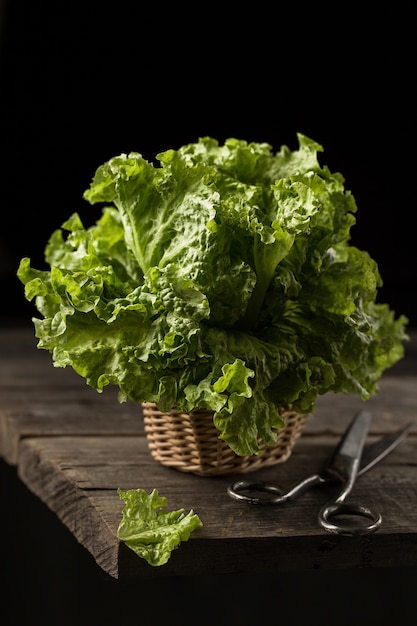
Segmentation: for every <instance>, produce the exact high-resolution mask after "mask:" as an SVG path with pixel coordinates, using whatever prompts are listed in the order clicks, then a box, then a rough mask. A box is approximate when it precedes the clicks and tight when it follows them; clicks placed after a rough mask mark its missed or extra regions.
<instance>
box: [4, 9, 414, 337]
mask: <svg viewBox="0 0 417 626" xmlns="http://www.w3.org/2000/svg"><path fill="white" fill-rule="evenodd" d="M3 2H5V4H3V11H2V30H1V35H0V36H1V60H0V63H1V65H0V71H1V98H0V100H1V102H0V112H1V117H0V124H1V126H0V136H1V170H0V172H1V181H2V185H1V196H2V198H1V207H2V212H1V216H2V225H1V230H0V280H1V284H0V293H1V299H2V300H1V301H2V306H1V320H2V322H3V323H7V324H8V323H14V324H16V323H18V324H20V323H30V322H29V320H30V317H31V315H32V313H33V310H32V305H29V303H27V302H26V300H25V299H24V296H23V289H22V285H21V284H20V282H19V281H18V280H17V278H16V269H17V265H18V262H19V260H20V258H21V257H23V256H29V257H31V259H32V262H33V264H34V265H35V267H38V268H40V267H43V265H42V263H43V250H44V247H45V244H46V242H47V239H48V238H49V236H50V234H51V233H52V231H53V230H54V229H55V228H58V227H59V226H61V224H62V222H63V221H64V220H65V219H66V218H67V217H69V215H70V214H71V213H72V212H74V211H78V212H79V213H80V214H81V216H82V219H83V221H84V223H85V225H89V224H90V223H93V222H94V221H95V219H96V218H97V217H98V210H99V209H98V208H97V207H91V206H90V205H89V204H88V203H87V202H86V201H84V200H83V199H82V194H83V192H84V190H85V189H86V188H87V187H88V186H89V184H90V181H91V179H92V177H93V175H94V172H95V170H96V168H97V167H98V166H99V165H101V164H102V163H103V162H105V161H106V160H107V159H109V158H111V157H112V156H115V155H117V154H120V153H121V152H129V151H131V150H134V151H137V152H140V153H142V154H143V156H144V157H145V158H147V159H149V160H152V159H153V158H154V157H155V155H156V154H157V153H158V152H159V151H162V150H165V149H168V148H178V147H180V146H181V145H182V144H184V143H190V142H194V141H197V140H198V138H199V137H201V136H204V135H211V136H213V137H215V138H217V139H218V140H219V141H221V142H223V141H224V139H226V138H227V137H231V136H234V137H237V138H239V139H246V140H248V141H266V142H268V143H270V144H271V145H272V147H273V149H274V150H279V149H280V147H281V145H282V144H286V145H288V146H289V147H290V148H291V149H296V148H297V145H298V144H297V139H296V133H297V132H302V133H303V134H306V135H308V136H310V137H311V138H312V139H314V140H316V141H317V142H318V143H320V144H321V145H322V146H323V147H324V153H322V154H321V156H320V160H321V163H322V164H326V165H328V166H329V167H330V169H331V170H333V171H339V172H341V173H342V174H343V175H344V177H345V179H346V182H345V186H346V188H347V189H350V190H351V191H352V193H353V195H354V196H355V198H356V201H357V205H358V213H357V224H356V226H354V228H353V229H352V243H353V244H354V245H357V246H358V247H360V248H362V249H366V250H368V251H369V253H370V254H371V256H372V257H373V258H374V259H375V260H376V261H377V263H378V265H379V268H380V273H381V275H382V278H383V280H384V286H383V287H382V289H381V290H380V295H379V300H380V301H384V302H388V303H389V304H390V306H391V307H392V308H393V309H394V310H395V311H396V313H398V314H400V313H404V314H406V315H407V316H408V318H409V320H410V322H411V323H412V324H413V325H416V324H417V316H416V313H415V309H414V303H413V296H414V293H413V292H414V290H415V270H416V257H415V244H414V240H415V224H416V219H415V213H416V193H415V177H416V174H415V161H416V159H415V139H416V133H415V111H416V107H415V105H416V96H415V89H414V83H415V67H414V56H415V55H414V54H413V53H414V49H413V48H414V43H413V42H414V34H412V33H410V34H411V35H412V37H410V36H409V34H408V30H409V29H410V28H411V26H409V25H410V24H411V23H412V20H411V22H410V19H411V18H407V15H406V14H403V15H401V17H398V16H396V15H395V14H394V15H392V14H385V15H376V16H375V15H369V17H366V18H365V16H364V15H360V14H358V15H356V14H352V13H351V12H350V11H347V10H345V9H342V6H343V5H340V11H339V13H338V14H337V15H334V16H332V15H325V14H323V13H321V12H320V11H318V10H317V9H314V10H313V11H312V15H311V16H310V15H308V14H305V12H306V9H305V8H304V9H303V10H302V11H301V10H300V12H298V13H299V14H297V13H296V14H295V15H291V14H288V15H287V14H285V13H284V12H283V11H282V9H281V10H280V12H279V14H277V16H276V17H274V18H273V17H272V14H270V12H268V11H266V10H262V5H260V7H259V10H258V11H256V10H253V9H251V11H250V13H248V14H247V15H246V14H245V13H243V12H242V11H241V10H239V11H240V12H238V13H236V10H235V11H234V12H232V13H230V14H228V16H227V17H226V16H224V15H223V14H222V13H219V9H217V10H215V9H214V8H213V7H212V8H211V9H210V10H208V9H204V10H203V9H202V12H201V13H198V15H197V14H194V13H192V12H190V11H189V10H188V11H187V10H184V11H183V12H181V9H179V8H178V7H177V5H175V7H172V8H169V7H168V8H167V7H164V8H163V9H160V8H158V7H156V6H155V8H154V9H153V10H152V9H151V8H150V7H148V8H147V11H146V12H142V11H141V10H140V8H137V9H133V8H132V7H134V6H137V5H136V4H135V3H131V4H129V3H126V2H119V3H117V4H116V5H114V4H106V6H105V8H104V5H103V4H99V3H97V4H96V3H95V2H85V3H82V4H77V3H76V2H75V3H74V2H71V3H57V2H52V1H50V2H48V1H46V2H30V1H29V0H26V1H24V0H23V1H22V0H14V1H13V2H11V1H9V2H7V1H6V0H3ZM338 6H339V5H338ZM303 17H304V18H305V19H304V21H302V19H303ZM310 20H311V21H310Z"/></svg>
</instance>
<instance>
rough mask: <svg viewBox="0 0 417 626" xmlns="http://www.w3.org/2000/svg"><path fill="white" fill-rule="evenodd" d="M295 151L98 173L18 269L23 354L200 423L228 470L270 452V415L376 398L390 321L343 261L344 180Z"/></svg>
mask: <svg viewBox="0 0 417 626" xmlns="http://www.w3.org/2000/svg"><path fill="white" fill-rule="evenodd" d="M298 140H299V149H298V150H294V151H291V150H289V149H288V148H287V147H286V146H283V147H282V148H281V149H280V151H279V152H277V153H275V154H274V153H273V152H272V150H271V147H270V146H269V145H268V144H266V143H247V142H245V141H242V140H238V139H229V140H227V141H226V142H225V143H224V145H219V143H218V142H217V141H216V140H215V139H212V138H209V137H204V138H202V139H200V140H199V141H198V142H197V143H195V144H189V145H186V146H182V147H181V148H180V149H179V150H167V151H166V152H163V153H161V154H159V155H158V160H159V163H160V165H159V166H155V165H153V164H151V163H149V162H147V161H145V159H144V158H143V157H142V156H141V155H140V154H139V153H136V152H132V153H130V154H129V155H120V156H117V157H114V158H113V159H110V161H108V162H107V163H105V164H104V165H102V166H100V167H99V168H98V169H97V172H96V174H95V176H94V178H93V180H92V182H91V185H90V188H89V189H88V190H86V192H85V194H84V196H85V198H86V200H88V201H89V202H90V203H97V202H103V203H105V206H104V207H103V210H102V215H101V217H100V218H99V220H98V221H97V222H96V223H95V224H94V225H92V226H90V227H88V228H86V227H85V226H84V225H83V223H82V220H81V218H80V216H79V215H78V214H74V215H72V216H70V218H69V219H68V220H67V221H66V222H65V223H64V224H63V225H62V228H61V229H58V230H56V231H55V232H54V233H53V234H52V235H51V238H50V240H49V242H48V244H47V246H46V250H45V259H46V262H47V264H48V265H49V269H48V270H47V271H41V270H37V269H34V268H32V267H31V264H30V260H29V259H28V258H23V259H22V260H21V263H20V266H19V269H18V273H17V274H18V277H19V279H20V280H21V282H22V283H23V284H24V285H25V294H26V297H27V298H28V299H30V300H32V299H35V303H36V307H37V309H38V311H39V312H40V314H41V316H40V318H39V319H34V325H35V332H36V336H37V337H38V339H39V343H38V346H39V347H40V348H43V349H46V350H49V351H50V352H51V353H52V356H53V361H54V364H55V365H56V366H58V367H65V366H71V367H73V368H74V369H75V371H77V372H78V373H79V374H80V375H81V376H83V377H84V378H85V379H86V381H87V383H88V384H89V385H91V386H92V387H94V388H96V389H97V390H98V391H102V390H103V389H104V387H105V386H106V385H116V386H117V387H118V388H119V392H120V393H119V398H120V400H121V401H123V400H125V399H127V398H130V399H131V400H133V401H135V402H138V403H140V402H155V403H156V404H157V405H158V407H159V408H160V409H161V410H163V411H165V410H167V411H169V410H171V409H172V408H176V409H178V410H183V411H191V410H193V409H196V408H209V409H212V410H213V411H214V417H213V420H214V423H215V425H216V427H217V428H218V430H219V437H220V438H222V439H223V440H224V441H226V442H227V443H228V445H229V446H230V447H231V448H232V449H233V450H234V451H235V452H236V453H237V454H239V455H248V454H249V455H251V454H257V453H259V451H260V449H261V445H262V444H265V443H266V444H268V445H269V444H271V443H273V442H274V441H275V438H276V430H277V429H279V428H280V427H282V426H283V425H284V420H283V417H282V415H283V411H284V410H285V409H287V408H289V407H292V408H294V409H295V410H297V411H300V412H310V411H314V409H315V403H316V399H317V396H318V395H322V394H325V393H328V392H335V393H346V394H357V395H359V396H360V397H361V398H362V399H363V400H367V399H368V398H369V397H371V396H372V395H373V394H375V393H376V392H377V391H378V381H379V378H380V377H381V375H382V374H383V372H384V371H385V370H386V369H387V368H389V367H391V366H392V365H394V364H395V363H396V362H397V361H398V360H399V359H401V358H402V356H403V343H404V341H405V340H406V339H407V335H406V332H405V330H406V325H407V322H408V320H407V319H406V318H405V317H404V316H398V317H396V315H395V313H394V312H393V311H391V310H390V308H389V306H388V304H384V303H379V302H378V289H379V287H380V286H381V285H382V278H381V276H380V275H379V271H378V267H377V264H376V262H375V261H374V260H373V259H372V258H371V257H370V256H369V254H368V253H367V252H365V251H361V250H359V249H358V248H356V247H354V246H352V245H351V244H350V241H349V240H350V229H351V227H352V225H353V224H354V223H355V219H356V218H355V213H356V211H357V207H356V203H355V200H354V197H353V196H352V194H351V193H350V191H348V190H346V189H345V188H344V179H343V177H342V176H341V174H339V173H332V172H330V171H329V169H328V168H327V167H325V166H323V167H322V166H321V165H320V164H319V162H318V158H317V154H318V152H321V151H322V148H321V146H319V145H318V144H317V143H315V142H314V141H312V140H311V139H309V138H307V137H305V136H303V135H298Z"/></svg>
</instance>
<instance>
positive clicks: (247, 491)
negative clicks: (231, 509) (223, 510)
mask: <svg viewBox="0 0 417 626" xmlns="http://www.w3.org/2000/svg"><path fill="white" fill-rule="evenodd" d="M324 482H326V479H324V478H322V477H321V476H320V475H319V474H313V475H312V476H308V477H307V478H305V479H304V480H302V481H300V482H299V483H297V484H296V485H294V486H293V487H292V488H291V489H290V490H289V491H287V492H283V491H282V489H280V487H279V486H278V485H277V484H276V483H272V482H250V481H249V480H238V481H237V482H235V483H233V484H232V485H229V487H228V488H227V493H228V494H229V496H231V497H232V498H234V499H235V500H244V501H246V502H250V503H251V504H283V503H284V502H287V501H288V500H293V499H294V498H296V497H297V496H298V495H299V494H301V493H303V492H304V491H307V489H309V488H310V487H313V486H315V485H320V484H323V483H324ZM255 494H257V495H255Z"/></svg>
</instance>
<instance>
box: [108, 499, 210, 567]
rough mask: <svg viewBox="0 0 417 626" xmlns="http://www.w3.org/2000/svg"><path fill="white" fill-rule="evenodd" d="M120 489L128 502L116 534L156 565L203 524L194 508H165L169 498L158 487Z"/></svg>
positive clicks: (139, 554) (162, 562) (164, 559)
mask: <svg viewBox="0 0 417 626" xmlns="http://www.w3.org/2000/svg"><path fill="white" fill-rule="evenodd" d="M117 493H118V494H119V496H120V499H121V500H123V501H124V503H125V506H124V508H123V511H122V519H121V521H120V524H119V527H118V529H117V536H118V538H119V539H120V540H121V541H123V542H124V543H125V544H126V545H127V546H128V548H130V549H131V550H133V552H135V554H137V555H138V556H139V557H141V558H142V559H145V560H146V561H147V562H148V563H149V565H152V566H153V567H159V566H160V565H165V563H167V562H168V560H169V559H170V557H171V552H172V551H173V550H175V549H177V548H178V547H179V545H180V544H181V543H182V542H183V541H188V539H189V538H190V535H191V533H192V532H193V531H194V530H196V529H197V528H200V527H201V526H202V525H203V524H202V521H201V519H200V518H199V517H198V515H197V514H196V513H194V511H192V510H191V511H189V512H188V513H187V514H185V511H184V509H178V510H177V511H164V510H163V509H164V508H165V507H166V505H167V499H166V498H164V497H161V496H160V495H159V494H158V491H157V490H156V489H154V490H153V491H152V492H151V493H150V494H148V493H147V492H146V491H145V490H144V489H130V490H128V491H123V489H120V488H119V489H118V490H117Z"/></svg>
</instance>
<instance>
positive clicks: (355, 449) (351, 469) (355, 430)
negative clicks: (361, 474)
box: [325, 411, 372, 484]
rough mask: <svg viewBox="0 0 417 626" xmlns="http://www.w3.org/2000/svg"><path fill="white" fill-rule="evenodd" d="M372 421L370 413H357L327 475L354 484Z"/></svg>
mask: <svg viewBox="0 0 417 626" xmlns="http://www.w3.org/2000/svg"><path fill="white" fill-rule="evenodd" d="M371 419H372V415H371V413H370V412H369V411H359V412H358V413H356V415H355V416H354V418H353V420H352V421H351V423H350V425H349V426H348V428H347V430H346V432H345V434H344V435H343V437H342V439H341V440H340V443H339V445H338V446H337V448H336V450H335V452H334V453H333V455H332V457H331V459H330V462H329V463H328V464H327V466H326V469H325V471H326V474H327V475H329V476H330V477H331V478H337V479H338V480H339V481H341V482H346V481H349V482H351V483H352V484H353V482H354V481H355V478H356V476H357V473H358V471H359V464H360V461H361V457H362V451H363V448H364V445H365V440H366V437H367V434H368V430H369V426H370V424H371Z"/></svg>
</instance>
